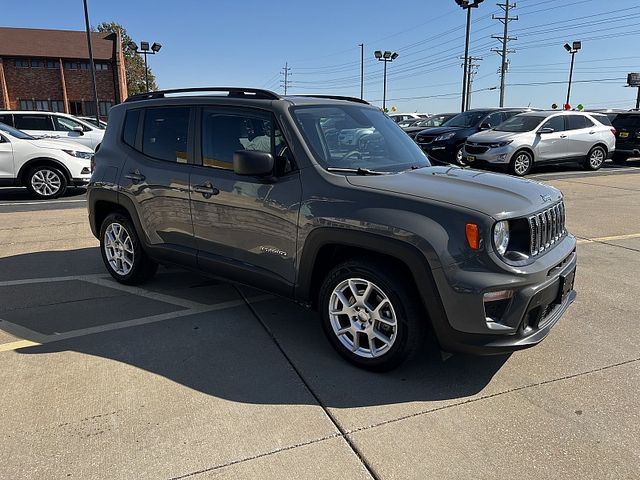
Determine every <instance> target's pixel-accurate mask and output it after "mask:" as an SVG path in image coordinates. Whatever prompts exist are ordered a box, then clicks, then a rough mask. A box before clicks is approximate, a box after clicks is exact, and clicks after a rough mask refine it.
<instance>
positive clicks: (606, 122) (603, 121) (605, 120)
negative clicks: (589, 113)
mask: <svg viewBox="0 0 640 480" xmlns="http://www.w3.org/2000/svg"><path fill="white" fill-rule="evenodd" d="M593 118H595V119H596V120H597V121H599V122H600V123H601V124H603V125H607V126H609V127H610V126H611V119H610V118H609V117H607V116H606V115H593Z"/></svg>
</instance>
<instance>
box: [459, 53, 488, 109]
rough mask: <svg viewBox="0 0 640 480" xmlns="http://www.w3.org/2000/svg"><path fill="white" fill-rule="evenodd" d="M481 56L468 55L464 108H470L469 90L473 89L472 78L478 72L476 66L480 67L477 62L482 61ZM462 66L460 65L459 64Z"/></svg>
mask: <svg viewBox="0 0 640 480" xmlns="http://www.w3.org/2000/svg"><path fill="white" fill-rule="evenodd" d="M461 58H463V57H461ZM482 60H483V58H482V57H469V58H468V64H467V96H466V101H465V110H469V109H470V108H471V92H472V91H473V79H474V77H475V76H476V73H478V68H480V64H479V63H474V62H480V61H482ZM461 66H462V65H461Z"/></svg>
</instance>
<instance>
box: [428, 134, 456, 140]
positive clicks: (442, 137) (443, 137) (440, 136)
mask: <svg viewBox="0 0 640 480" xmlns="http://www.w3.org/2000/svg"><path fill="white" fill-rule="evenodd" d="M455 134H456V133H455V132H450V133H443V134H442V135H439V136H437V137H436V138H435V139H434V140H433V141H434V142H441V141H443V140H449V139H451V138H453V137H454V136H455Z"/></svg>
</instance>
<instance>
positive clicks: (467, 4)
mask: <svg viewBox="0 0 640 480" xmlns="http://www.w3.org/2000/svg"><path fill="white" fill-rule="evenodd" d="M455 2H456V3H457V4H458V5H459V6H460V7H462V9H463V10H466V11H467V33H466V37H465V42H464V72H463V74H462V106H461V107H460V111H462V112H464V111H465V106H466V105H467V85H468V83H469V79H468V78H467V76H468V74H469V37H470V36H471V9H472V8H478V6H479V5H480V4H481V3H482V2H484V0H473V1H471V0H455Z"/></svg>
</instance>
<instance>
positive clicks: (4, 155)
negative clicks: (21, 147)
mask: <svg viewBox="0 0 640 480" xmlns="http://www.w3.org/2000/svg"><path fill="white" fill-rule="evenodd" d="M15 173H16V172H15V166H14V163H13V147H12V145H11V142H10V141H9V139H8V138H7V137H5V136H4V135H2V134H1V133H0V179H5V180H6V179H13V178H15V176H16V175H15Z"/></svg>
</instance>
